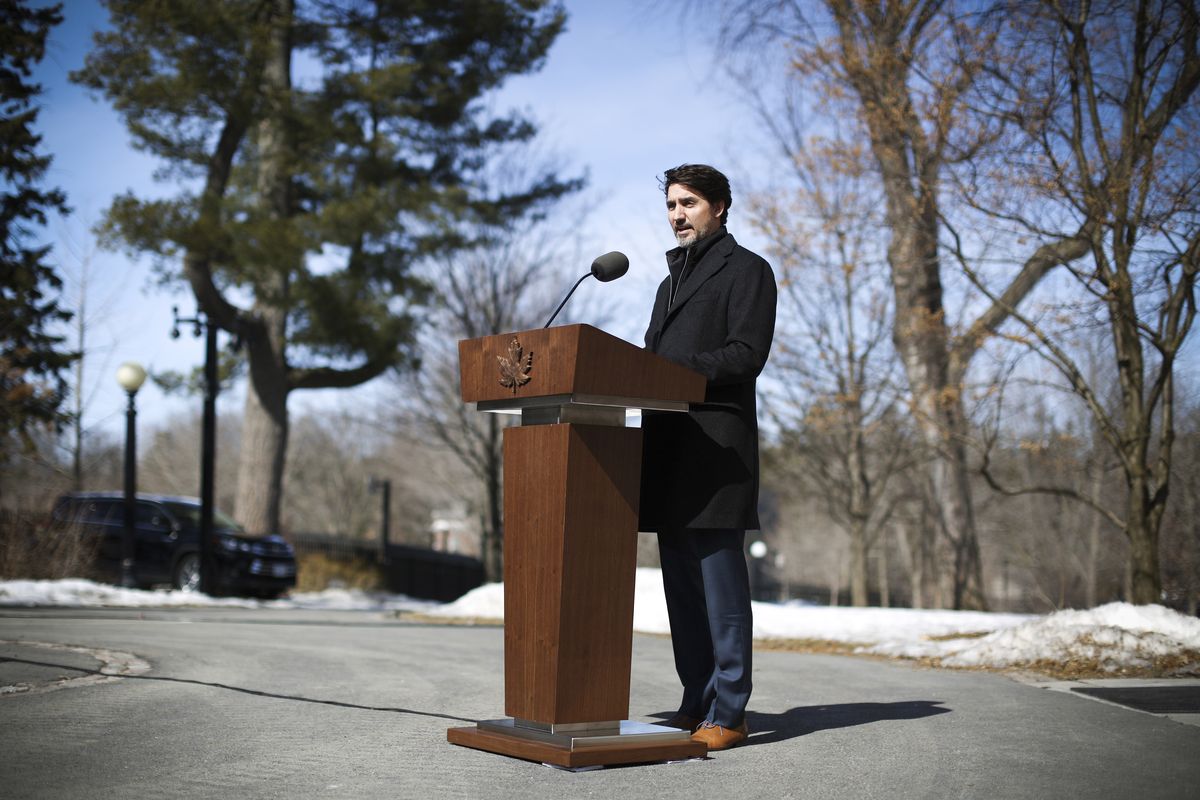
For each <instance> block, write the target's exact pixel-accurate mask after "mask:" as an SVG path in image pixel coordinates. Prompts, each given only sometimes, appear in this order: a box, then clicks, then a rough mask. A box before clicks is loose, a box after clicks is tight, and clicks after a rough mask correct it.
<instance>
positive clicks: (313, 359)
mask: <svg viewBox="0 0 1200 800" xmlns="http://www.w3.org/2000/svg"><path fill="white" fill-rule="evenodd" d="M107 6H108V8H109V12H110V16H111V22H112V26H111V29H110V30H108V31H105V32H101V33H99V34H97V36H96V44H95V48H94V50H93V51H92V52H91V53H90V55H89V56H88V58H87V61H86V64H85V66H84V68H83V69H81V70H80V71H79V72H78V73H76V74H75V75H74V76H73V77H74V78H75V79H76V80H78V81H80V82H82V83H83V84H85V85H87V86H89V87H91V88H93V89H95V90H97V91H100V92H102V93H103V94H104V95H105V96H106V97H107V98H108V99H109V100H110V101H111V102H112V103H113V105H114V107H115V108H116V109H117V110H118V112H119V113H120V114H121V115H122V116H123V117H124V118H125V121H126V124H127V125H128V127H129V130H130V132H131V134H132V135H133V138H134V141H135V143H136V144H137V146H138V147H140V148H142V149H144V150H147V151H149V152H151V153H153V154H155V155H156V156H158V157H159V158H161V159H162V160H163V162H164V165H165V167H164V169H163V170H162V177H163V178H164V179H166V180H169V181H172V182H175V183H176V184H177V185H179V186H180V187H181V189H180V190H179V191H178V192H177V193H176V194H175V195H174V196H172V197H169V198H167V199H146V198H139V197H135V196H133V195H131V194H127V195H124V196H121V197H118V198H117V199H116V200H115V201H114V203H113V205H112V207H111V208H110V210H109V213H108V218H107V227H108V232H109V235H110V241H112V242H114V243H120V244H122V245H124V246H126V247H127V248H129V249H130V250H132V251H134V252H138V253H144V254H150V255H151V256H152V257H154V258H155V259H156V261H157V263H158V265H159V268H160V269H161V270H162V271H163V272H164V273H166V274H167V275H168V276H178V277H182V278H184V279H186V280H187V282H188V283H189V284H190V285H191V288H192V289H193V291H194V292H195V295H196V298H197V301H198V302H199V305H200V307H201V309H202V310H203V311H204V313H205V314H207V315H208V316H209V318H210V319H211V320H213V321H214V322H216V323H217V324H219V325H220V326H221V327H222V328H224V329H225V330H228V331H230V332H232V333H234V334H235V335H236V336H238V337H239V338H240V339H241V340H242V342H243V343H244V345H245V353H246V357H247V361H248V366H249V370H248V372H249V390H248V391H247V402H246V409H245V416H244V420H243V425H242V446H241V459H240V467H239V490H238V500H237V504H236V505H237V507H236V514H237V516H238V517H239V519H240V521H241V522H242V523H243V524H244V525H246V526H247V527H248V528H249V529H250V530H254V531H265V530H270V529H275V528H277V527H278V524H279V504H280V496H281V483H282V476H283V466H284V457H285V452H286V445H287V430H288V424H287V399H288V395H289V394H290V393H291V392H292V391H294V390H297V389H315V388H342V387H349V386H355V385H358V384H361V383H363V382H365V381H367V380H370V379H371V378H373V377H375V376H377V375H379V374H380V373H382V372H384V371H385V370H388V369H390V368H395V367H403V366H404V365H405V364H412V363H414V362H415V361H416V359H417V357H418V354H417V353H416V352H415V347H414V345H413V342H414V338H413V332H414V326H415V325H416V322H417V309H418V308H419V306H420V304H421V303H422V302H423V301H424V299H425V295H426V294H427V289H426V287H425V286H424V285H423V284H422V283H421V281H419V280H418V279H417V278H416V277H415V276H414V273H413V267H414V265H416V264H417V263H419V262H420V261H421V260H423V259H426V258H429V257H431V256H435V255H441V254H445V253H447V252H450V251H453V250H456V249H459V248H464V247H471V246H476V245H478V244H479V242H478V239H477V238H476V237H474V236H473V235H466V234H464V233H462V231H464V230H472V231H474V230H478V229H479V226H478V223H483V226H484V229H485V230H491V231H495V232H496V233H497V234H499V233H500V232H501V231H502V230H503V227H504V226H505V225H506V224H507V223H509V222H511V221H512V220H513V219H514V218H515V217H521V216H526V215H536V214H538V213H541V211H542V210H543V209H544V208H545V206H546V204H547V203H550V202H553V201H554V200H555V199H557V198H558V197H560V196H562V195H563V194H564V193H566V192H569V191H572V190H574V189H575V188H577V187H578V185H579V182H578V181H574V180H564V179H561V178H560V177H559V176H558V175H556V174H553V173H549V174H542V175H540V176H539V177H538V178H537V179H535V180H534V181H533V182H532V183H531V184H530V185H528V186H525V187H522V188H521V190H520V191H518V192H515V193H514V192H499V191H496V190H495V189H494V188H492V187H489V186H488V185H487V184H486V182H485V181H484V179H483V178H482V174H483V173H482V168H483V167H484V166H485V165H486V164H487V163H488V161H489V160H491V159H495V158H497V157H502V156H503V154H504V150H505V147H506V146H507V145H510V144H512V143H516V142H522V141H526V140H528V139H529V138H530V137H532V136H533V134H534V127H533V125H532V124H531V123H530V122H529V121H527V120H526V119H524V118H522V117H521V116H519V115H514V116H508V117H502V118H491V117H489V116H488V115H487V114H485V113H484V109H483V108H482V105H481V101H482V99H483V98H484V97H485V96H486V95H487V93H488V92H489V91H490V90H492V89H494V88H496V87H497V86H499V85H500V84H501V83H502V82H503V81H504V80H505V79H506V78H507V77H509V76H511V75H518V74H522V73H526V72H529V71H532V70H535V69H537V68H538V67H540V65H541V64H542V62H543V60H544V58H545V55H546V52H547V50H548V49H549V47H550V45H551V43H552V42H553V41H554V39H555V37H557V36H558V34H559V33H560V32H561V30H562V28H563V25H564V22H565V14H564V12H563V10H562V8H561V6H559V5H558V4H554V3H551V2H549V0H457V1H456V2H447V1H446V0H405V1H404V2H399V1H398V0H218V1H217V2H208V3H195V2H192V1H191V0H160V2H155V3H145V2H139V0H108V2H107ZM293 69H295V72H296V74H297V76H298V77H296V78H294V77H293ZM464 222H470V223H473V224H472V225H471V226H470V227H464V226H463V225H461V223H464ZM489 235H490V234H489Z"/></svg>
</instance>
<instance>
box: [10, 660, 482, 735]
mask: <svg viewBox="0 0 1200 800" xmlns="http://www.w3.org/2000/svg"><path fill="white" fill-rule="evenodd" d="M0 661H8V662H12V663H15V664H28V665H30V666H35V667H49V668H51V669H65V670H69V671H71V672H82V673H86V674H88V675H101V676H104V677H106V678H124V679H126V680H131V681H164V682H167V683H188V684H192V685H193V686H211V687H212V688H214V689H225V690H227V691H230V692H241V693H242V694H251V695H254V696H256V697H273V698H275V699H277V700H294V701H296V702H300V703H316V704H318V705H323V706H337V707H338V708H354V709H359V710H361V711H390V712H392V713H395V714H413V715H415V716H419V717H436V718H438V719H448V720H453V721H455V722H469V723H474V722H478V721H479V720H477V719H467V718H466V717H455V716H453V715H451V714H438V713H436V712H433V711H416V710H414V709H411V708H393V707H391V706H364V705H359V704H357V703H345V702H342V701H341V700H320V699H317V698H313V697H300V696H299V695H292V694H278V693H276V692H264V691H262V690H259V689H246V688H243V687H241V686H230V685H229V684H227V683H214V682H211V681H199V680H194V679H192V678H171V677H167V676H165V675H114V674H112V673H109V672H103V671H102V670H98V669H86V668H84V667H73V666H70V665H69V664H54V663H51V662H48V661H30V660H28V659H24V658H0ZM14 696H17V697H19V696H20V695H14Z"/></svg>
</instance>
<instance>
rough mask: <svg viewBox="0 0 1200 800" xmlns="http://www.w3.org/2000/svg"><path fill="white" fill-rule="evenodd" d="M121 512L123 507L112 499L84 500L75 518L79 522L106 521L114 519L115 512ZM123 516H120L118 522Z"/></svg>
mask: <svg viewBox="0 0 1200 800" xmlns="http://www.w3.org/2000/svg"><path fill="white" fill-rule="evenodd" d="M114 506H115V511H116V512H117V514H118V515H119V514H120V511H121V507H120V506H119V505H117V504H115V503H113V502H112V501H111V500H84V501H83V503H81V504H80V506H79V512H78V514H76V516H75V519H76V521H78V522H89V523H104V522H110V521H113V520H112V517H113V512H114ZM122 519H123V517H120V516H118V517H117V519H116V520H115V521H116V522H118V523H119V522H121V521H122Z"/></svg>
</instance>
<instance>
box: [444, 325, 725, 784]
mask: <svg viewBox="0 0 1200 800" xmlns="http://www.w3.org/2000/svg"><path fill="white" fill-rule="evenodd" d="M459 369H460V377H461V382H462V399H463V402H467V403H476V404H477V407H478V408H479V410H481V411H494V412H507V413H519V414H520V415H521V422H522V424H521V426H520V427H510V428H506V429H505V431H504V713H505V714H507V715H508V716H507V718H504V719H495V720H485V721H482V722H480V723H479V724H478V725H476V726H473V727H462V728H451V729H450V730H449V731H448V732H447V738H448V739H449V741H450V742H452V743H454V744H459V745H464V746H466V747H473V748H477V749H480V750H487V751H490V752H493V753H500V754H503V755H507V756H513V757H516V758H524V759H529V760H533V761H543V762H547V763H550V764H555V765H558V766H562V767H583V766H594V765H600V764H626V763H637V762H645V761H661V760H669V759H681V758H690V757H693V756H700V755H704V753H705V747H704V745H703V744H698V743H695V742H692V741H691V739H690V737H689V735H688V733H687V732H686V731H680V730H676V729H674V728H668V727H665V726H661V725H651V724H647V723H641V722H635V721H630V720H628V719H626V717H627V716H628V714H629V680H630V664H631V658H632V646H633V594H634V575H635V571H636V566H637V522H638V493H639V489H640V481H641V448H642V432H641V429H639V428H627V427H625V418H626V411H627V410H628V409H655V410H661V411H678V412H683V411H686V410H687V407H688V404H689V403H692V402H699V401H701V400H702V399H703V397H704V386H705V381H704V378H703V376H701V375H699V374H697V373H695V372H692V371H691V370H688V369H685V368H683V367H681V366H678V365H676V364H673V363H671V362H668V361H666V360H664V359H662V358H660V357H658V356H656V355H654V354H653V353H649V352H646V351H645V350H643V349H641V348H639V347H635V346H634V345H632V344H629V343H628V342H625V341H623V340H621V339H618V338H616V337H613V336H610V335H608V334H606V333H604V332H603V331H600V330H598V329H596V328H593V327H590V326H588V325H565V326H562V327H558V328H548V329H541V330H531V331H523V332H518V333H507V334H501V335H498V336H488V337H484V338H480V339H470V340H465V341H462V342H459Z"/></svg>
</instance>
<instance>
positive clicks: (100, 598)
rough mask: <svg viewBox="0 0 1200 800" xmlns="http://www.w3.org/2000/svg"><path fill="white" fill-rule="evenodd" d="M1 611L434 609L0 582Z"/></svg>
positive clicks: (399, 600) (351, 598)
mask: <svg viewBox="0 0 1200 800" xmlns="http://www.w3.org/2000/svg"><path fill="white" fill-rule="evenodd" d="M0 605H5V606H26V607H33V606H69V607H81V606H82V607H88V606H90V607H102V608H181V607H186V608H204V607H213V608H216V607H219V608H307V609H328V610H348V611H424V610H427V609H429V608H433V607H436V606H437V605H438V604H437V603H434V602H432V601H428V600H414V599H412V598H409V597H405V596H404V595H395V594H385V593H382V592H364V591H362V590H360V589H326V590H325V591H323V592H304V593H298V594H292V595H290V596H289V597H288V598H286V599H283V600H268V601H260V600H251V599H248V598H244V597H209V596H208V595H205V594H200V593H199V592H180V591H174V590H171V591H167V590H155V591H147V590H144V589H124V588H122V587H120V586H112V585H111V584H107V583H96V582H94V581H89V580H84V579H82V578H66V579H63V580H55V581H0Z"/></svg>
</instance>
